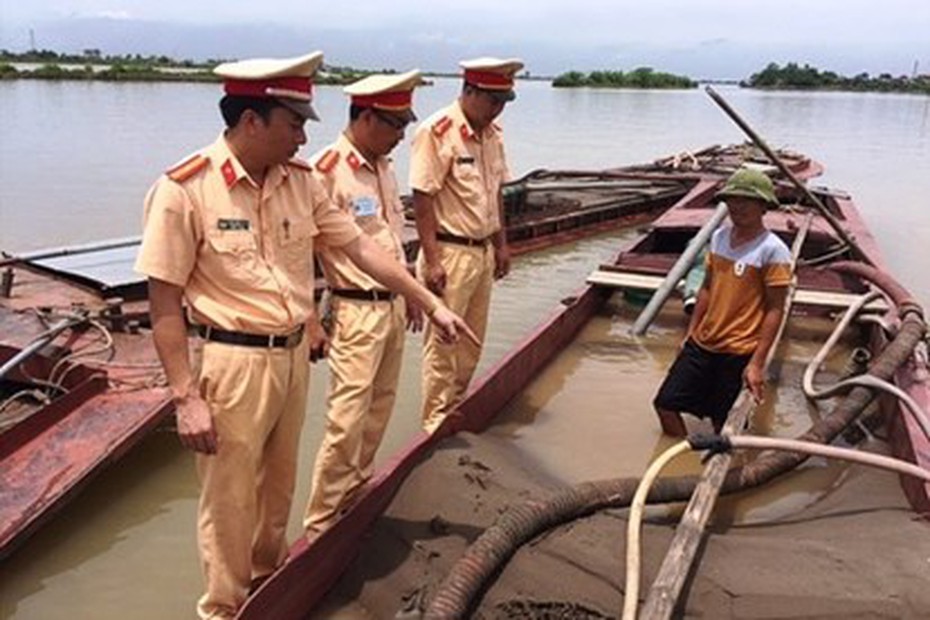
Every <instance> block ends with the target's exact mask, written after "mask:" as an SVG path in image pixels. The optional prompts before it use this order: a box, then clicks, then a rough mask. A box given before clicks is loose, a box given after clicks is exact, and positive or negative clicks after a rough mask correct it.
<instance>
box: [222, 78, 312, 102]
mask: <svg viewBox="0 0 930 620" xmlns="http://www.w3.org/2000/svg"><path fill="white" fill-rule="evenodd" d="M268 89H274V90H290V91H294V92H297V93H302V94H304V95H306V96H307V97H308V98H309V97H310V95H311V94H312V93H313V82H312V81H311V80H310V78H305V77H280V78H271V79H267V80H241V79H235V78H226V79H225V80H223V90H225V91H226V94H227V95H240V96H244V97H271V96H272V95H270V94H269V93H268Z"/></svg>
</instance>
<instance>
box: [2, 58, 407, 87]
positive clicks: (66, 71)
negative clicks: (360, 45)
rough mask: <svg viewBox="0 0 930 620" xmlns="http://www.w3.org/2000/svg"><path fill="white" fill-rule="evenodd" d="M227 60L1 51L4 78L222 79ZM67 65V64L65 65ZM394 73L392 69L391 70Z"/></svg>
mask: <svg viewBox="0 0 930 620" xmlns="http://www.w3.org/2000/svg"><path fill="white" fill-rule="evenodd" d="M221 62H225V61H224V60H218V59H211V60H207V61H205V62H194V61H192V60H175V59H173V58H169V57H167V56H141V55H139V54H135V55H133V54H126V55H124V56H109V55H104V54H102V53H101V52H100V51H99V50H96V49H88V50H84V52H83V53H82V54H59V53H58V52H53V51H51V50H32V51H30V52H25V53H22V54H16V53H13V52H9V51H7V50H0V80H8V79H34V80H101V81H108V82H220V81H221V79H220V78H219V77H217V76H215V75H213V73H212V71H213V68H214V67H215V66H216V65H218V64H220V63H221ZM13 63H19V64H36V65H39V66H38V68H35V69H23V68H17V67H16V66H15V65H14V64H13ZM63 65H64V66H63ZM387 72H392V71H387ZM369 73H373V72H372V71H365V70H361V69H354V68H350V67H330V66H325V65H324V67H323V72H321V73H319V74H317V76H316V79H315V80H314V81H315V82H316V83H317V84H349V83H351V82H354V81H356V80H358V79H360V78H362V77H364V76H366V75H368V74H369Z"/></svg>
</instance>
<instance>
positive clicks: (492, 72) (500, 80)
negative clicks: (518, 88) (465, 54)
mask: <svg viewBox="0 0 930 620" xmlns="http://www.w3.org/2000/svg"><path fill="white" fill-rule="evenodd" d="M459 65H460V66H461V67H462V69H464V70H465V73H464V75H463V77H464V79H465V83H466V84H470V85H472V86H474V87H476V88H480V89H482V90H486V91H490V92H492V93H495V94H497V95H498V96H499V97H500V98H501V99H502V100H503V101H512V100H514V99H515V98H516V96H517V95H516V93H515V92H514V91H513V84H514V79H513V76H514V75H516V73H517V72H518V71H519V70H520V69H522V68H523V61H522V60H520V59H519V58H507V59H500V58H490V57H483V58H475V59H473V60H463V61H462V62H460V63H459Z"/></svg>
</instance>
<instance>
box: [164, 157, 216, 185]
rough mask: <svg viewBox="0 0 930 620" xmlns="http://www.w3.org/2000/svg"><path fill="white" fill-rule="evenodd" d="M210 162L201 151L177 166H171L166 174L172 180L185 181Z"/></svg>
mask: <svg viewBox="0 0 930 620" xmlns="http://www.w3.org/2000/svg"><path fill="white" fill-rule="evenodd" d="M209 162H210V160H209V159H208V158H207V157H205V156H203V155H201V154H200V153H195V154H194V155H191V156H190V157H188V158H187V159H185V160H184V161H182V162H181V163H179V164H178V165H176V166H175V167H173V168H170V169H169V170H168V171H167V172H165V174H167V175H168V178H169V179H171V180H172V181H175V182H176V183H183V182H184V181H186V180H188V179H189V178H191V177H192V176H194V175H195V174H197V173H198V172H200V171H201V170H203V169H204V168H205V167H206V166H207V164H208V163H209Z"/></svg>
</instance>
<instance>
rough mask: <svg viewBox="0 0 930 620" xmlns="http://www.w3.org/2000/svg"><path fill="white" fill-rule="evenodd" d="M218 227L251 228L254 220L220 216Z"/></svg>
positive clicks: (224, 228)
mask: <svg viewBox="0 0 930 620" xmlns="http://www.w3.org/2000/svg"><path fill="white" fill-rule="evenodd" d="M216 227H217V228H219V229H220V230H251V229H252V222H250V221H249V220H228V219H223V218H220V219H218V220H217V221H216Z"/></svg>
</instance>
